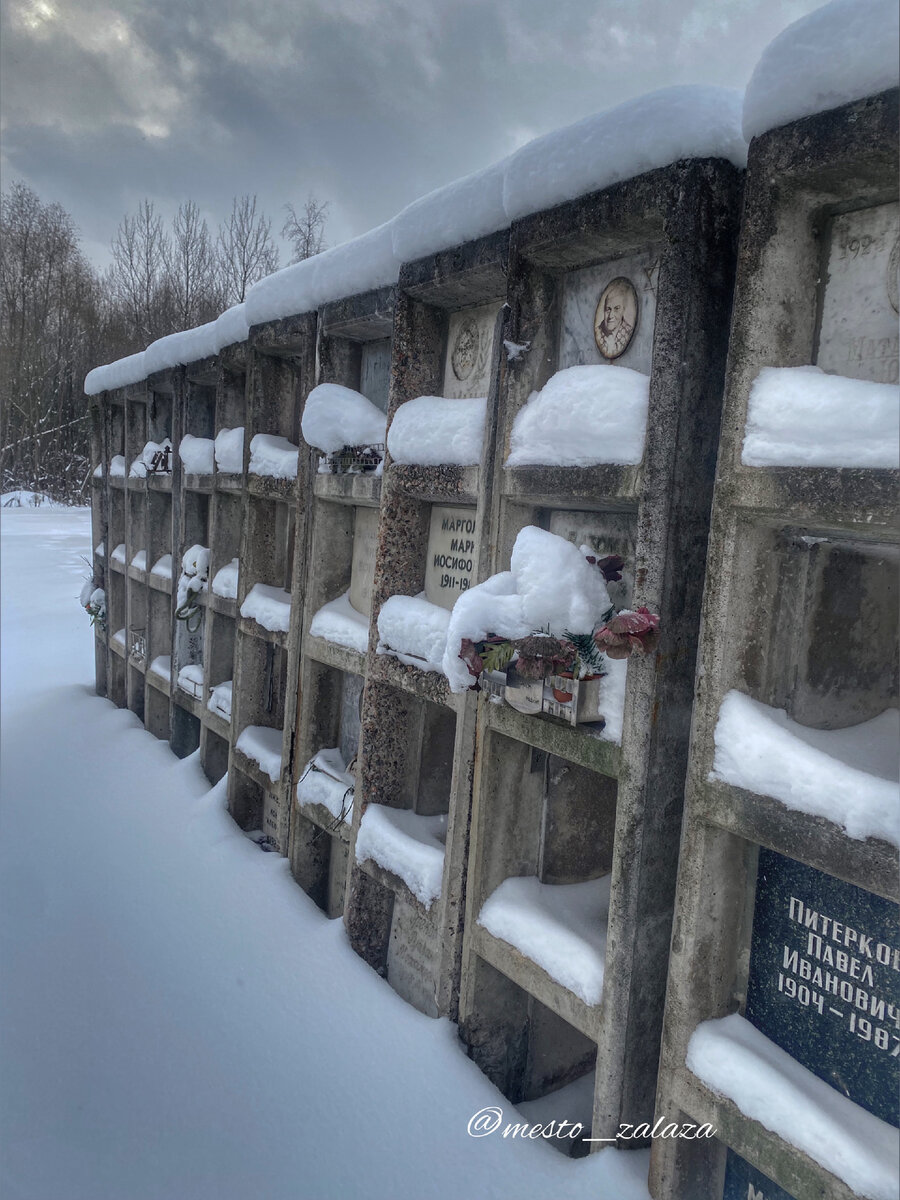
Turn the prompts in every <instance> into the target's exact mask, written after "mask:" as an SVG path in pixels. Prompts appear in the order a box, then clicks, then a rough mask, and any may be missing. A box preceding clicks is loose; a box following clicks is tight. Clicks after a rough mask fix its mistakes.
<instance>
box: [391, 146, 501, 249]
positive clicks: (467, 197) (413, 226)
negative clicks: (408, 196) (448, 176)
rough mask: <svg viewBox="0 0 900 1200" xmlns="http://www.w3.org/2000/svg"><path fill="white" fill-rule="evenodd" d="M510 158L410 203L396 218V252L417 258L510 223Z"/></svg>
mask: <svg viewBox="0 0 900 1200" xmlns="http://www.w3.org/2000/svg"><path fill="white" fill-rule="evenodd" d="M508 161H509V160H508V159H505V158H504V159H501V161H500V162H498V163H494V164H493V165H492V166H490V167H486V168H485V169H484V170H481V171H475V172H474V173H473V174H471V175H465V176H464V177H463V178H462V179H457V180H454V182H453V183H448V184H447V185H446V187H441V188H437V190H436V191H433V192H429V193H428V195H427V196H421V197H420V198H419V199H418V200H414V201H413V202H412V204H408V205H407V206H406V208H404V209H403V211H402V212H400V213H399V214H398V215H397V216H396V217H395V218H394V220H393V222H392V223H391V228H392V233H393V239H394V255H395V257H396V258H397V261H398V262H413V261H414V260H415V259H417V258H424V257H425V255H426V254H437V253H438V251H440V250H446V249H448V248H449V247H450V246H458V245H459V244H460V243H461V242H470V241H472V240H473V239H474V238H478V237H484V236H485V235H486V234H488V233H496V232H497V230H498V229H503V228H504V227H505V226H506V225H507V224H508V222H507V219H506V210H505V209H504V207H503V178H504V175H505V173H506V164H507V162H508Z"/></svg>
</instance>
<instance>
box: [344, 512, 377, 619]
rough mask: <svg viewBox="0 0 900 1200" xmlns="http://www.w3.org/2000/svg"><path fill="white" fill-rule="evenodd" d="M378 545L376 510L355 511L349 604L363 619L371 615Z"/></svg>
mask: <svg viewBox="0 0 900 1200" xmlns="http://www.w3.org/2000/svg"><path fill="white" fill-rule="evenodd" d="M377 545H378V509H377V508H361V507H358V508H357V509H356V516H355V518H354V522H353V560H352V562H351V565H350V603H351V604H352V605H353V607H354V608H355V609H356V611H357V612H358V613H361V614H362V615H363V616H364V617H368V616H371V614H372V588H373V586H374V583H375V550H376V547H377Z"/></svg>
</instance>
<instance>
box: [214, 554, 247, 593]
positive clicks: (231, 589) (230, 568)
mask: <svg viewBox="0 0 900 1200" xmlns="http://www.w3.org/2000/svg"><path fill="white" fill-rule="evenodd" d="M239 570H240V563H239V562H238V560H237V559H236V558H233V559H232V560H231V562H229V563H226V564H225V566H224V567H221V568H220V569H219V570H218V571H216V573H215V575H214V576H213V581H212V585H211V586H212V592H213V595H214V596H221V597H222V598H223V599H225V600H237V594H238V571H239Z"/></svg>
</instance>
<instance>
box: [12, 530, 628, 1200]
mask: <svg viewBox="0 0 900 1200" xmlns="http://www.w3.org/2000/svg"><path fill="white" fill-rule="evenodd" d="M0 533H2V554H3V574H2V588H3V593H2V638H3V642H2V647H3V653H2V706H3V710H2V717H3V720H2V775H0V779H2V805H0V954H2V965H0V969H2V977H3V993H2V1014H0V1015H2V1023H0V1029H2V1035H0V1036H2V1043H0V1058H2V1061H0V1077H2V1079H3V1086H2V1089H0V1094H2V1099H0V1104H2V1128H0V1141H2V1144H3V1147H4V1154H3V1156H2V1167H0V1194H2V1196H3V1197H4V1200H207V1198H208V1200H248V1197H253V1198H254V1200H276V1198H279V1200H280V1198H281V1197H284V1198H285V1200H288V1198H289V1200H330V1198H332V1197H334V1198H338V1197H340V1198H341V1200H345V1198H346V1200H356V1198H360V1200H382V1198H384V1200H387V1198H388V1197H395V1196H408V1197H416V1200H429V1198H432V1197H434V1198H436V1197H442V1198H443V1197H457V1196H460V1195H471V1196H474V1197H478V1198H479V1200H503V1198H506V1197H509V1198H510V1200H512V1198H515V1200H523V1198H527V1197H542V1198H543V1197H553V1198H554V1200H565V1198H573V1200H576V1198H578V1200H580V1198H582V1197H583V1198H584V1200H638V1198H640V1200H646V1197H647V1191H646V1182H645V1180H646V1171H647V1155H646V1152H637V1153H632V1154H629V1153H626V1152H621V1153H620V1152H617V1151H615V1150H604V1151H601V1152H600V1153H599V1154H595V1155H593V1156H591V1157H590V1158H589V1159H587V1160H582V1161H571V1160H569V1159H567V1158H564V1157H563V1156H562V1155H561V1154H559V1153H558V1152H557V1151H556V1150H554V1149H553V1148H552V1147H551V1146H549V1145H547V1144H546V1143H543V1142H541V1141H540V1140H537V1141H522V1140H520V1139H515V1140H513V1139H510V1138H507V1139H503V1138H502V1137H501V1136H500V1133H499V1132H498V1133H496V1134H494V1135H492V1136H486V1137H481V1138H470V1137H469V1136H468V1135H467V1132H466V1126H467V1123H468V1121H469V1118H470V1117H471V1116H472V1115H473V1114H475V1113H476V1112H477V1111H478V1110H480V1109H483V1108H485V1107H488V1106H497V1107H499V1108H501V1109H502V1110H503V1112H504V1115H505V1117H506V1118H507V1119H508V1120H510V1121H515V1120H516V1119H517V1114H516V1112H515V1110H514V1109H513V1108H512V1106H511V1105H509V1104H508V1103H507V1101H506V1100H505V1099H504V1098H503V1097H502V1096H501V1095H500V1094H499V1093H498V1092H497V1091H495V1089H494V1088H493V1087H492V1086H491V1084H490V1083H489V1082H488V1081H487V1080H486V1079H485V1077H484V1076H483V1075H482V1074H481V1073H480V1072H479V1071H478V1069H477V1068H476V1067H475V1066H474V1065H473V1064H472V1063H471V1062H469V1061H468V1059H467V1058H466V1057H465V1054H464V1053H463V1051H462V1049H461V1047H460V1044H459V1042H458V1039H457V1034H456V1030H455V1028H454V1026H452V1025H451V1024H450V1023H449V1022H448V1021H433V1020H430V1019H429V1018H428V1017H424V1016H422V1015H420V1014H419V1013H417V1012H415V1011H414V1010H413V1009H411V1008H410V1007H409V1006H408V1005H407V1004H405V1003H404V1002H403V1001H402V1000H401V999H400V998H399V997H398V996H396V995H395V993H394V992H393V991H392V990H391V989H390V987H389V986H388V985H387V984H386V983H385V982H383V981H382V980H381V979H379V978H378V976H377V975H375V974H374V972H373V971H371V970H370V968H369V967H367V966H366V965H365V964H364V963H363V962H362V961H361V960H360V959H358V958H357V957H356V955H355V954H354V953H353V952H352V951H351V950H350V949H349V946H348V944H347V940H346V936H345V934H344V930H343V926H342V924H341V922H339V921H335V922H331V921H328V920H327V919H326V918H325V916H324V915H323V914H322V913H321V912H320V911H319V910H318V909H317V908H316V907H315V906H314V905H313V904H312V902H311V901H310V900H309V899H308V898H307V897H306V896H305V895H304V893H303V892H302V891H301V890H300V889H299V888H298V887H297V886H296V885H295V884H294V882H293V881H292V880H291V877H290V875H289V872H288V868H287V864H286V862H285V860H284V859H281V858H278V857H277V856H276V855H274V854H263V853H261V852H260V851H259V850H258V849H257V848H256V847H255V846H254V845H253V844H252V843H251V842H250V841H249V840H248V839H247V838H245V837H244V836H243V835H242V834H241V833H240V832H239V831H238V830H237V828H236V827H235V826H234V824H233V823H232V822H231V820H230V818H229V817H228V816H227V814H226V813H225V810H224V798H223V789H222V787H221V786H220V787H218V788H215V789H210V788H209V786H208V784H207V782H206V780H205V779H204V777H203V775H202V774H201V772H200V768H199V766H198V764H197V761H196V759H188V760H186V761H185V762H179V761H178V760H177V759H175V758H174V757H173V756H172V754H171V753H170V751H169V750H168V747H167V746H166V745H165V744H164V743H162V742H158V741H156V740H155V739H154V738H153V737H151V735H150V734H148V733H146V732H145V731H144V730H143V729H142V727H141V726H140V725H139V724H138V722H137V720H136V718H135V717H133V716H132V715H131V714H129V713H127V712H121V711H119V710H117V709H115V708H114V707H112V705H110V704H109V703H108V702H107V701H105V700H101V699H98V698H97V697H96V696H95V695H94V694H93V689H92V678H93V656H92V646H91V640H92V633H91V630H90V626H89V624H88V619H87V616H86V615H85V614H84V613H83V612H82V611H81V610H80V609H79V607H78V603H77V599H78V593H79V591H80V588H81V583H82V579H83V575H84V574H85V572H86V570H87V568H86V566H85V564H84V563H83V561H82V559H81V555H85V556H88V557H89V556H90V548H91V544H90V523H89V519H88V514H87V512H86V511H84V510H82V511H74V512H72V511H66V512H59V511H54V510H47V509H16V510H9V511H4V512H3V513H2V515H0ZM519 1119H520V1120H521V1118H519ZM504 1124H505V1122H504ZM501 1128H502V1127H501Z"/></svg>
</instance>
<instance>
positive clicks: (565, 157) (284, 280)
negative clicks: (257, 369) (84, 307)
mask: <svg viewBox="0 0 900 1200" xmlns="http://www.w3.org/2000/svg"><path fill="white" fill-rule="evenodd" d="M879 2H880V0H879ZM740 118H741V96H740V93H738V92H735V91H732V90H731V89H728V88H716V87H700V86H682V87H671V88H664V89H663V90H661V91H657V92H651V93H650V94H649V95H647V96H642V97H640V98H639V99H637V100H629V101H628V102H627V103H625V104H620V105H619V106H618V107H617V108H613V109H609V110H608V111H607V112H603V113H599V114H597V115H595V116H591V117H586V118H585V119H584V120H582V121H578V122H576V123H575V124H574V125H569V126H567V127H566V128H564V129H560V130H556V131H555V132H554V133H548V134H545V135H544V136H543V137H539V138H535V140H534V141H532V142H529V143H528V144H527V145H526V146H523V147H522V148H521V149H520V150H518V151H516V153H515V154H512V155H510V156H509V157H508V158H504V159H501V160H500V162H497V163H494V164H493V165H491V166H489V167H485V168H484V169H483V170H480V171H475V172H473V173H472V174H471V175H466V176H464V177H463V178H462V179H458V180H455V181H454V182H453V183H450V184H447V186H446V187H442V188H438V189H437V190H435V191H433V192H429V193H428V194H427V195H426V196H422V197H421V198H420V199H418V200H415V201H413V203H412V204H409V205H407V207H406V208H404V209H403V210H402V211H401V212H400V214H399V215H398V216H396V217H394V218H393V220H391V221H388V222H386V223H385V224H383V225H379V226H378V227H377V228H375V229H372V230H370V231H369V232H368V233H364V234H363V235H362V236H361V237H358V238H354V239H353V240H352V241H349V242H344V243H343V245H341V246H334V247H332V249H330V250H325V251H323V252H322V253H321V254H316V255H315V256H314V257H313V258H307V259H304V260H303V261H302V262H299V263H294V264H292V265H291V266H289V267H283V268H282V269H281V270H280V271H275V272H274V274H272V275H268V276H266V278H265V279H260V280H259V282H258V283H255V284H254V285H253V287H252V288H250V290H249V292H248V293H247V298H246V301H245V302H244V304H243V305H237V306H235V308H233V309H229V310H228V311H227V312H226V313H223V314H222V316H221V317H219V319H218V321H214V322H211V323H210V325H209V326H205V325H204V326H200V328H199V329H195V330H186V331H185V332H184V333H180V334H171V335H170V336H169V337H166V338H160V340H159V342H154V344H153V346H151V347H150V348H149V349H148V350H147V352H146V353H147V355H148V359H149V361H148V362H147V364H146V373H147V374H149V373H151V372H153V371H159V370H163V369H164V368H165V367H171V366H178V365H180V364H182V363H187V362H193V361H195V360H196V359H199V358H205V357H206V356H207V355H209V354H215V353H218V351H219V350H220V349H222V347H223V346H226V345H229V344H231V342H233V341H242V340H243V339H244V338H245V337H246V336H247V333H246V329H247V327H248V326H251V325H259V324H262V323H263V322H265V321H275V320H279V319H281V318H283V317H288V316H293V315H296V314H298V313H304V312H313V311H314V310H316V309H317V308H319V307H320V306H321V305H323V304H327V303H329V302H330V301H332V300H339V299H341V298H343V297H344V296H352V295H355V294H356V293H359V292H366V291H370V290H372V289H373V288H378V287H385V286H388V285H391V284H394V283H396V282H397V279H398V277H399V274H400V264H401V263H402V262H410V261H412V260H414V259H416V258H422V257H423V256H424V255H427V254H436V253H437V252H438V251H440V250H446V249H449V248H450V247H451V246H457V245H459V244H460V243H462V242H468V241H472V240H473V239H475V238H479V237H483V236H485V235H486V234H489V233H494V232H496V231H497V230H500V229H503V228H505V227H506V226H507V225H509V223H510V222H511V221H513V220H515V219H516V218H517V217H522V216H525V215H527V214H528V213H532V212H537V211H539V210H540V209H543V208H549V207H551V206H553V205H556V204H561V203H563V202H564V201H566V200H572V199H574V198H575V197H577V196H581V195H584V194H585V193H586V192H591V191H597V190H599V189H600V188H604V187H609V186H610V185H611V184H613V183H618V182H619V181H621V180H623V179H630V178H631V177H632V176H634V175H638V174H640V173H642V172H644V171H649V170H652V169H654V168H656V167H664V166H668V165H669V164H670V163H672V162H675V161H677V160H678V159H680V158H725V159H727V160H729V161H730V162H733V163H734V164H735V165H737V166H743V165H744V163H745V162H746V157H747V147H746V143H745V142H744V139H743V136H742V134H741V129H740ZM173 339H174V340H173ZM223 339H226V340H223ZM111 365H112V366H115V365H117V364H111ZM91 376H93V372H92V373H91ZM91 376H89V378H91ZM113 377H114V378H118V376H117V375H115V376H113ZM143 377H144V376H140V378H143ZM128 382H137V380H136V379H129V380H128ZM113 386H115V387H121V386H122V384H121V383H116V384H110V383H105V384H104V385H103V387H97V386H96V383H95V390H96V391H102V390H103V389H104V388H105V387H113ZM91 394H93V393H91Z"/></svg>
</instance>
